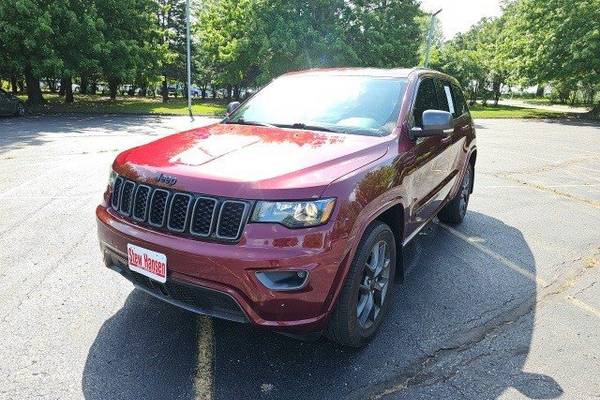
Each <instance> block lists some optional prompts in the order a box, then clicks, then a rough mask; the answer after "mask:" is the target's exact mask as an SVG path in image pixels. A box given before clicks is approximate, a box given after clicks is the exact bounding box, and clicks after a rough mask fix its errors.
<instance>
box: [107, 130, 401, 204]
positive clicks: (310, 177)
mask: <svg viewBox="0 0 600 400" xmlns="http://www.w3.org/2000/svg"><path fill="white" fill-rule="evenodd" d="M389 142H390V137H389V136H388V137H372V136H362V135H346V134H335V133H329V132H325V133H324V132H315V131H303V130H292V129H278V128H269V127H260V126H249V125H226V124H216V125H211V126H207V127H203V128H198V129H193V130H190V131H186V132H182V133H178V134H175V135H171V136H167V137H165V138H162V139H159V140H157V141H154V142H151V143H148V144H146V145H143V146H140V147H136V148H133V149H131V150H128V151H125V152H123V153H121V154H120V155H119V156H118V157H117V159H116V161H115V163H114V165H113V168H114V170H115V171H116V172H117V173H119V174H122V175H124V176H127V177H129V178H131V179H135V180H137V181H141V182H147V183H150V184H153V185H159V186H165V184H163V183H162V182H158V180H157V178H158V177H159V176H160V174H164V175H167V176H168V177H169V178H176V182H175V183H174V184H173V185H172V186H171V187H172V188H175V189H178V190H183V191H190V192H196V193H203V194H210V195H215V196H225V197H238V198H247V199H275V198H278V199H284V198H288V199H293V198H298V199H300V198H313V197H319V196H320V195H321V193H322V192H323V190H324V189H325V188H326V187H327V186H328V185H329V184H330V183H331V182H332V181H334V180H335V179H337V178H339V177H341V176H343V175H346V174H348V173H350V172H352V171H354V170H356V169H358V168H360V167H362V166H364V165H366V164H368V163H370V162H372V161H375V160H376V159H378V158H380V157H382V156H383V155H384V154H385V153H386V152H387V149H388V145H389ZM168 180H169V179H167V181H168ZM163 182H164V180H163ZM170 183H172V181H171V182H170Z"/></svg>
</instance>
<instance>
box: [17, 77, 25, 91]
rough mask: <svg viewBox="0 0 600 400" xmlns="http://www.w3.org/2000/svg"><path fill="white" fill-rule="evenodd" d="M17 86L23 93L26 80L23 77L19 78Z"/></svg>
mask: <svg viewBox="0 0 600 400" xmlns="http://www.w3.org/2000/svg"><path fill="white" fill-rule="evenodd" d="M17 87H18V88H19V93H23V92H24V91H25V81H24V80H23V79H19V80H18V81H17Z"/></svg>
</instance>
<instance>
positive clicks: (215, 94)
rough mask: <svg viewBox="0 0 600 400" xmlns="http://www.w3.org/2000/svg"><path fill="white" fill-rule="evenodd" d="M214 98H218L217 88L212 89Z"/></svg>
mask: <svg viewBox="0 0 600 400" xmlns="http://www.w3.org/2000/svg"><path fill="white" fill-rule="evenodd" d="M212 98H213V100H214V99H216V98H217V89H215V88H213V89H212Z"/></svg>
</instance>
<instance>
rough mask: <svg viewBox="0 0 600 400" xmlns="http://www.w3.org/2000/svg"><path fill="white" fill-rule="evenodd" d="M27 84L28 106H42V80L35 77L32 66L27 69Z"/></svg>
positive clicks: (28, 65)
mask: <svg viewBox="0 0 600 400" xmlns="http://www.w3.org/2000/svg"><path fill="white" fill-rule="evenodd" d="M25 82H26V84H27V104H42V103H43V102H44V97H43V96H42V89H41V88H40V79H39V78H38V77H35V76H33V71H32V70H31V65H30V64H27V66H26V67H25Z"/></svg>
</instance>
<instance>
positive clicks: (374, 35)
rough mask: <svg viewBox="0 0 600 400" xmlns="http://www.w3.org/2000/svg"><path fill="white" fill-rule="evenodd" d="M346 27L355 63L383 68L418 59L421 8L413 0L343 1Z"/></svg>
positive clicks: (407, 63) (411, 65) (420, 41)
mask: <svg viewBox="0 0 600 400" xmlns="http://www.w3.org/2000/svg"><path fill="white" fill-rule="evenodd" d="M346 5H347V7H346V14H347V17H346V20H345V24H346V26H345V29H346V30H347V37H348V42H349V43H350V46H351V47H352V50H353V52H354V53H355V54H356V60H355V64H357V65H359V66H373V67H382V68H395V67H413V66H415V65H417V63H418V61H419V46H420V45H421V44H422V43H423V41H424V37H423V30H422V28H421V26H420V21H419V18H420V17H421V16H422V14H423V13H422V11H421V10H420V9H419V4H418V3H417V2H416V1H414V0H353V1H348V2H346Z"/></svg>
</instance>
